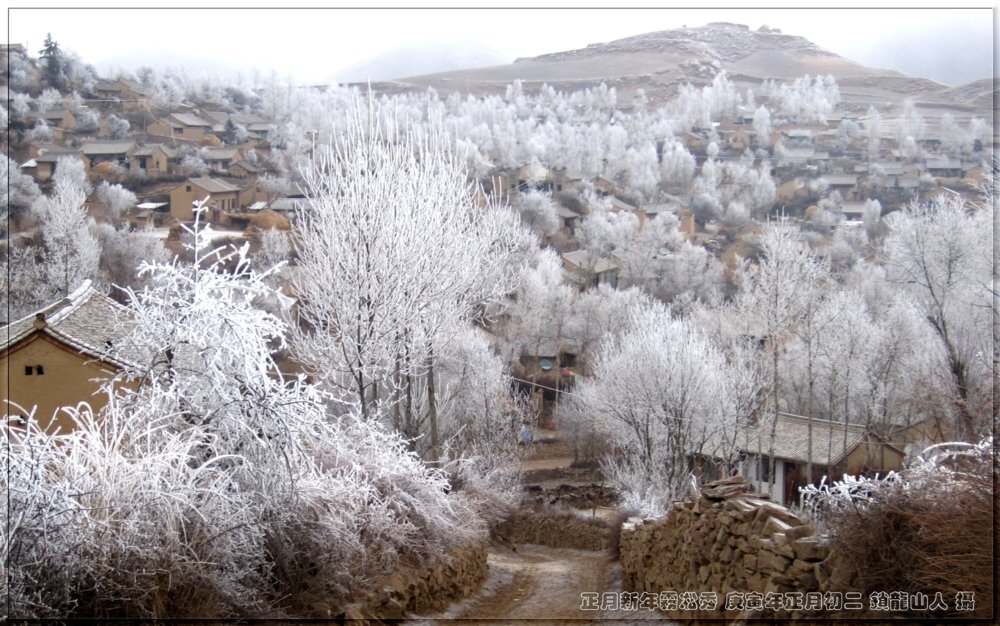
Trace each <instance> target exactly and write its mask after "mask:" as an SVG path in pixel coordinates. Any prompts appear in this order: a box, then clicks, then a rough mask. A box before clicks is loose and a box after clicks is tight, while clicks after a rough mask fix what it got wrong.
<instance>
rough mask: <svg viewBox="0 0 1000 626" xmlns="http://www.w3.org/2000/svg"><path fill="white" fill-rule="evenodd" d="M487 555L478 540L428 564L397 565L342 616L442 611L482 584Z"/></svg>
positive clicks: (384, 617) (384, 616) (366, 617)
mask: <svg viewBox="0 0 1000 626" xmlns="http://www.w3.org/2000/svg"><path fill="white" fill-rule="evenodd" d="M486 556H487V544H486V542H485V541H478V542H473V543H468V544H466V545H462V546H459V547H456V548H453V549H452V550H451V551H450V552H449V553H448V554H447V556H446V557H445V558H443V559H441V560H439V561H437V562H435V563H433V564H432V565H431V566H429V567H424V568H418V567H406V566H401V567H398V568H397V569H396V571H395V572H393V573H392V574H391V575H389V576H387V577H386V578H385V579H384V580H383V581H382V582H381V584H380V585H379V586H378V589H377V590H376V591H375V592H373V593H371V594H370V595H369V596H368V597H367V598H362V599H359V600H358V601H357V602H354V603H352V604H351V605H349V606H347V607H346V608H345V610H344V611H343V612H342V613H341V614H340V615H339V617H343V618H346V619H349V620H362V619H364V620H371V621H378V620H395V619H398V618H401V617H403V616H404V615H406V614H408V613H417V614H420V613H430V612H434V611H440V610H442V609H444V608H445V607H447V606H448V605H449V604H451V603H452V602H455V601H456V600H461V599H462V598H465V597H466V596H468V595H470V594H472V593H473V592H475V591H478V590H479V588H480V587H482V584H483V581H484V580H486V575H487V573H488V567H487V564H486Z"/></svg>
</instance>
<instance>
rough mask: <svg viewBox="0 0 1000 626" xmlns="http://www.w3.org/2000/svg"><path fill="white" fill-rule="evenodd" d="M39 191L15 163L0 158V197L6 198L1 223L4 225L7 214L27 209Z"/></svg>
mask: <svg viewBox="0 0 1000 626" xmlns="http://www.w3.org/2000/svg"><path fill="white" fill-rule="evenodd" d="M39 195H41V191H40V190H39V189H38V185H37V184H35V181H34V180H33V179H32V178H31V177H30V176H28V175H27V174H25V173H23V172H21V170H20V168H18V166H17V163H16V162H15V161H14V160H13V159H11V158H10V157H9V156H6V155H4V156H3V157H2V158H0V196H2V197H3V198H6V205H5V206H4V207H3V208H2V209H0V210H2V211H3V218H4V219H3V221H4V222H5V223H6V218H7V212H8V211H11V212H13V213H15V214H17V213H20V212H23V211H24V210H25V209H27V208H29V207H30V206H31V205H32V204H33V203H34V202H35V200H36V199H38V196H39Z"/></svg>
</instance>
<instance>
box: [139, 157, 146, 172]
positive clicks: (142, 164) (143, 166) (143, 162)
mask: <svg viewBox="0 0 1000 626" xmlns="http://www.w3.org/2000/svg"><path fill="white" fill-rule="evenodd" d="M139 169H141V170H144V169H146V157H139Z"/></svg>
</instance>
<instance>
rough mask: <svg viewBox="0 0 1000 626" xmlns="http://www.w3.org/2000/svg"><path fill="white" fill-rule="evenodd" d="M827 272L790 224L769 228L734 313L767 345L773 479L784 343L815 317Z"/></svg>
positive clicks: (776, 224)
mask: <svg viewBox="0 0 1000 626" xmlns="http://www.w3.org/2000/svg"><path fill="white" fill-rule="evenodd" d="M827 272H828V270H827V268H826V265H825V263H824V262H823V261H821V260H820V259H817V258H816V257H815V256H813V255H812V254H811V253H810V252H809V250H808V247H807V246H806V245H805V243H804V242H803V241H802V240H801V239H800V237H799V235H798V232H797V229H795V227H794V226H793V225H792V224H791V223H790V222H787V221H784V220H782V221H778V222H769V223H768V224H767V225H766V226H765V229H764V235H763V236H762V238H761V242H760V262H759V263H758V264H757V266H756V271H755V272H754V273H752V274H751V275H750V276H748V277H747V278H748V280H747V281H746V283H745V284H744V285H743V289H742V291H741V292H740V294H739V296H738V297H737V303H736V307H737V310H739V311H740V316H741V320H742V322H743V323H745V324H746V325H747V328H746V332H745V333H744V334H746V335H748V336H755V337H757V338H758V339H761V340H764V341H766V342H767V343H766V345H767V346H768V352H769V353H770V354H769V355H768V356H769V357H770V378H771V380H770V383H771V385H770V386H771V411H772V413H773V416H774V421H773V422H772V423H771V435H770V443H769V444H768V447H769V450H771V451H772V452H771V453H769V455H768V456H770V457H771V460H770V464H771V468H770V469H771V471H770V476H771V477H772V480H773V477H774V454H773V449H774V440H775V434H776V431H775V428H776V426H777V412H778V410H779V407H780V406H781V403H780V398H779V393H780V389H781V380H780V372H781V367H780V360H781V356H782V352H781V341H782V338H783V336H784V335H785V334H786V333H788V332H789V331H791V330H794V329H797V328H798V327H799V325H800V324H802V323H803V321H804V320H807V319H808V317H809V315H810V313H811V312H812V311H813V304H814V302H815V301H816V299H817V298H816V295H817V290H818V289H820V287H821V281H822V280H823V278H824V277H825V276H826V274H827Z"/></svg>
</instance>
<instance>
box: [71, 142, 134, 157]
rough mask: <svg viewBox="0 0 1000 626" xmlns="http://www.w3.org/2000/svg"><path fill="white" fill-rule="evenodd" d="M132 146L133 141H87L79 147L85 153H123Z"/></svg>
mask: <svg viewBox="0 0 1000 626" xmlns="http://www.w3.org/2000/svg"><path fill="white" fill-rule="evenodd" d="M133 147H135V142H134V141H89V142H87V143H85V144H83V146H81V147H80V151H81V152H83V153H84V154H86V155H91V154H125V153H126V152H128V151H129V150H131V149H132V148H133Z"/></svg>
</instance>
